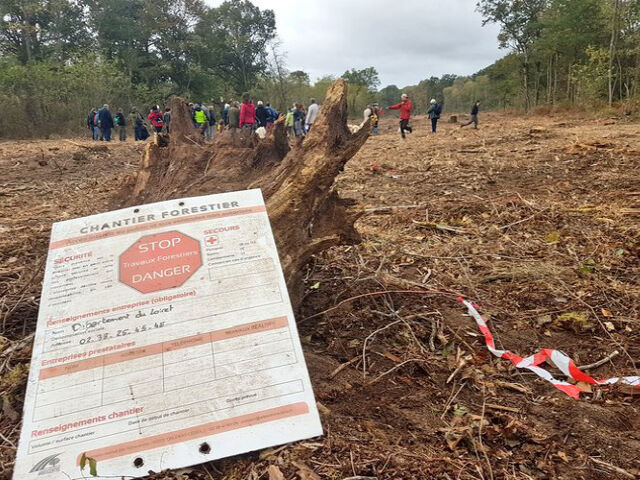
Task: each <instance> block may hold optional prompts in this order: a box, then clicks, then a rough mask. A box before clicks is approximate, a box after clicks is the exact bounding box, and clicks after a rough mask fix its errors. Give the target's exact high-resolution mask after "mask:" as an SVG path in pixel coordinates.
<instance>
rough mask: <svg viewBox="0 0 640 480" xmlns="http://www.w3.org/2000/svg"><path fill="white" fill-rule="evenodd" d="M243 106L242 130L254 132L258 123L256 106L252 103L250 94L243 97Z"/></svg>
mask: <svg viewBox="0 0 640 480" xmlns="http://www.w3.org/2000/svg"><path fill="white" fill-rule="evenodd" d="M242 99H243V101H242V106H241V107H240V128H243V129H244V128H248V129H250V130H251V131H253V127H254V125H255V122H256V106H255V105H254V104H253V102H252V101H251V96H250V95H249V94H248V93H245V94H243V95H242Z"/></svg>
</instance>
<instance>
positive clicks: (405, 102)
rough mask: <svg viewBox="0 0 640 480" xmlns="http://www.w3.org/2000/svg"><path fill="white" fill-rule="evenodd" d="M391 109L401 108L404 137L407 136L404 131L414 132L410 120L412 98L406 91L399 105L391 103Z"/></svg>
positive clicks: (401, 124) (401, 129) (401, 128)
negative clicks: (410, 98)
mask: <svg viewBox="0 0 640 480" xmlns="http://www.w3.org/2000/svg"><path fill="white" fill-rule="evenodd" d="M389 108H390V109H391V110H400V135H402V138H407V137H406V135H405V134H404V132H409V133H413V129H412V128H411V127H410V126H409V120H411V108H412V106H411V100H409V95H407V94H406V93H403V94H402V101H401V102H400V103H398V104H397V105H391V106H390V107H389Z"/></svg>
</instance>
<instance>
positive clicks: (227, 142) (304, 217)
mask: <svg viewBox="0 0 640 480" xmlns="http://www.w3.org/2000/svg"><path fill="white" fill-rule="evenodd" d="M171 111H172V113H173V115H172V120H171V135H170V136H169V138H167V137H166V136H158V137H156V139H155V141H154V142H150V143H148V144H147V145H146V148H145V152H144V155H143V157H142V160H141V164H140V169H139V171H138V172H137V174H136V175H135V177H133V178H131V179H130V181H129V182H127V184H126V185H125V186H124V188H123V191H122V192H121V194H120V195H119V196H118V199H117V200H116V201H115V205H114V206H116V207H119V208H121V207H124V206H130V205H137V204H144V203H150V202H156V201H162V200H169V199H175V198H183V197H192V196H199V195H209V194H214V193H222V192H229V191H234V190H244V189H249V188H260V189H262V194H263V196H264V198H265V201H266V205H267V211H268V213H269V218H270V220H271V225H272V228H273V231H274V235H275V238H276V243H277V245H278V251H279V253H280V259H281V261H282V267H283V271H284V274H285V278H286V280H287V285H288V287H289V292H290V294H291V297H292V301H293V303H294V306H296V305H297V303H298V300H299V299H300V298H301V294H302V292H303V290H304V288H303V285H302V283H303V282H302V279H303V272H304V267H305V265H306V264H307V263H308V262H309V260H310V259H311V257H312V256H313V255H315V254H317V253H319V252H321V251H323V250H326V249H328V248H330V247H332V246H336V245H340V244H353V243H355V242H358V241H359V240H360V237H359V235H358V233H357V231H356V230H355V228H354V222H355V221H356V220H357V218H358V217H359V216H360V215H361V214H362V211H361V210H360V209H357V208H355V207H354V205H352V204H351V203H349V202H347V201H345V200H343V199H341V198H340V197H339V196H338V193H337V192H336V190H335V187H334V181H335V178H336V176H337V175H338V174H339V173H340V172H341V171H342V170H343V168H344V165H345V163H346V162H347V161H348V160H349V159H351V158H352V157H353V156H354V155H355V154H356V153H357V152H358V150H360V148H361V147H362V145H364V143H365V142H366V140H367V138H368V137H369V133H370V128H368V127H369V125H366V128H362V129H361V130H359V131H358V132H357V133H354V134H352V133H351V132H350V131H349V129H348V128H347V85H346V84H345V82H344V81H343V80H342V79H340V80H338V81H337V82H335V83H334V84H333V85H332V86H331V88H330V89H329V91H328V93H327V96H326V98H325V100H324V102H323V105H322V109H321V110H320V114H319V115H318V118H317V119H316V121H315V123H314V124H313V128H312V130H311V132H310V133H309V134H308V135H307V137H306V138H305V139H304V141H302V142H300V143H298V144H296V145H294V146H293V147H290V146H289V141H288V139H287V135H286V130H285V126H284V117H281V118H280V119H279V121H277V122H276V123H275V125H274V126H273V128H272V129H271V130H270V131H269V133H268V135H267V137H266V138H264V139H259V138H258V137H257V136H256V135H252V134H250V133H249V132H247V131H244V132H231V131H224V132H222V133H221V134H220V135H218V137H217V138H216V139H215V141H214V142H213V143H212V144H205V143H204V141H203V139H202V135H201V134H200V133H199V132H196V131H195V129H194V128H193V123H192V121H191V118H190V115H189V110H188V107H187V105H186V103H185V102H184V100H182V99H180V98H174V99H173V100H172V104H171Z"/></svg>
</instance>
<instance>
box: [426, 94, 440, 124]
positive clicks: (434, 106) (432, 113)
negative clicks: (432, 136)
mask: <svg viewBox="0 0 640 480" xmlns="http://www.w3.org/2000/svg"><path fill="white" fill-rule="evenodd" d="M427 115H429V118H430V119H431V132H433V133H436V129H437V128H438V120H439V119H440V115H442V106H441V105H440V104H439V103H438V102H437V101H436V99H435V98H432V99H431V105H430V106H429V110H427Z"/></svg>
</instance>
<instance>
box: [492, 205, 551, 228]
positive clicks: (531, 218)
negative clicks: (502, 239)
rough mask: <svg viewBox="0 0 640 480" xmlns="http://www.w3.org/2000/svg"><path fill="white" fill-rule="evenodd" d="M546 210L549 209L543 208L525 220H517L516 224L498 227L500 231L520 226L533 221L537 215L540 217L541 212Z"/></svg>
mask: <svg viewBox="0 0 640 480" xmlns="http://www.w3.org/2000/svg"><path fill="white" fill-rule="evenodd" d="M547 210H549V208H543V209H542V210H539V211H537V212H536V213H534V214H533V215H531V216H529V217H527V218H523V219H522V220H518V221H517V222H513V223H509V224H508V225H504V226H502V227H500V230H506V229H507V228H510V227H515V226H516V225H520V224H521V223H524V222H528V221H529V220H533V219H534V218H536V217H537V216H538V215H540V214H541V213H543V212H546V211H547Z"/></svg>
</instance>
